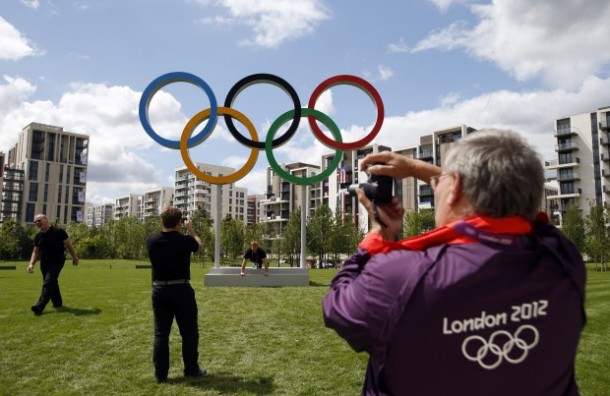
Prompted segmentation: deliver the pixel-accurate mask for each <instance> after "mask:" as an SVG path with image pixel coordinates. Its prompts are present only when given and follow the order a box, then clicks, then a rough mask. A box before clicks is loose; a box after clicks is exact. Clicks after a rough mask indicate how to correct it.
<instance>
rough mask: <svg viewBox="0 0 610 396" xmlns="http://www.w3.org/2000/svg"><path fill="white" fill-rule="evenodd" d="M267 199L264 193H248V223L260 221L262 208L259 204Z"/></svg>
mask: <svg viewBox="0 0 610 396" xmlns="http://www.w3.org/2000/svg"><path fill="white" fill-rule="evenodd" d="M263 199H265V195H263V194H253V195H248V198H247V200H248V201H247V206H248V207H247V209H246V224H247V225H252V224H256V223H259V222H260V213H261V212H260V210H259V208H258V207H259V204H260V202H261V201H262V200H263Z"/></svg>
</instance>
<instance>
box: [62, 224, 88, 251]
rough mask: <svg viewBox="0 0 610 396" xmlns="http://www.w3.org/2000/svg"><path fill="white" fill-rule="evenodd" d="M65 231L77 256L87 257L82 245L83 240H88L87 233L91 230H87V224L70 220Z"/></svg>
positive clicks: (86, 241)
mask: <svg viewBox="0 0 610 396" xmlns="http://www.w3.org/2000/svg"><path fill="white" fill-rule="evenodd" d="M66 232H67V233H68V237H69V238H70V241H71V242H72V245H74V249H76V253H77V254H78V255H79V257H86V258H89V256H88V255H86V254H85V252H86V251H87V249H85V247H84V246H83V242H85V243H88V242H90V239H89V235H90V234H91V231H90V230H89V227H87V224H85V223H77V222H74V221H71V222H70V223H68V224H67V225H66Z"/></svg>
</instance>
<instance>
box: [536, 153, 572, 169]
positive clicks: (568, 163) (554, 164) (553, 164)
mask: <svg viewBox="0 0 610 396" xmlns="http://www.w3.org/2000/svg"><path fill="white" fill-rule="evenodd" d="M544 164H545V167H546V169H560V168H571V167H573V166H580V158H579V157H572V156H571V157H570V158H568V159H566V160H564V161H561V162H560V161H558V160H552V161H545V162H544Z"/></svg>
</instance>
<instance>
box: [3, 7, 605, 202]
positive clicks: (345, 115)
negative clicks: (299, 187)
mask: <svg viewBox="0 0 610 396" xmlns="http://www.w3.org/2000/svg"><path fill="white" fill-rule="evenodd" d="M609 20H610V2H608V1H607V0H536V1H531V0H494V1H491V2H490V1H470V0H411V1H404V0H386V1H383V2H379V1H377V2H376V1H370V0H352V1H330V0H257V1H251V0H173V1H160V0H124V1H118V0H95V1H94V0H63V1H59V0H52V1H49V0H3V1H2V3H1V5H0V151H4V152H5V153H6V152H7V151H8V150H9V149H10V148H12V147H13V146H14V145H15V143H16V141H17V137H18V134H19V132H20V131H21V130H22V129H23V128H24V127H25V126H27V125H28V124H30V123H31V122H38V123H43V124H49V125H56V126H61V127H63V128H64V130H66V131H69V132H76V133H84V134H87V135H90V152H89V167H88V175H87V201H88V202H90V203H93V204H101V203H114V200H115V198H117V197H119V196H123V195H127V194H143V193H144V192H146V191H149V190H152V189H155V188H158V187H161V186H168V187H171V186H173V183H174V170H175V168H178V167H181V166H184V161H183V159H182V156H181V153H180V150H175V149H169V148H166V147H163V146H161V145H160V144H158V143H157V142H156V141H155V140H153V138H152V137H150V136H149V135H148V134H147V133H146V132H145V130H144V128H143V127H142V124H141V122H140V118H139V113H138V106H139V103H140V100H141V98H142V93H143V91H144V90H145V89H146V87H148V86H149V84H151V82H152V81H153V80H155V79H156V78H157V77H159V76H161V75H164V74H166V73H172V72H185V73H190V74H193V75H195V76H197V77H199V78H201V79H202V80H203V81H205V83H207V84H208V85H209V87H210V89H211V91H212V92H213V94H214V97H215V98H216V101H217V105H218V106H223V105H224V101H225V97H226V96H227V93H228V92H229V91H230V90H231V88H232V87H233V86H234V85H235V84H236V83H237V82H238V81H240V80H241V79H242V78H244V77H247V76H250V75H252V74H256V73H267V74H273V75H276V76H279V77H281V78H282V79H284V80H285V81H287V82H288V83H289V84H290V86H292V87H293V88H294V90H295V91H296V92H297V94H298V97H299V99H300V102H301V107H307V105H308V103H309V100H310V97H311V95H312V93H313V92H314V90H315V89H316V87H318V85H320V84H321V83H322V82H323V81H325V80H326V79H328V78H331V77H333V76H337V75H353V76H356V77H359V78H361V79H364V80H365V81H366V82H368V83H369V84H371V85H372V86H373V88H374V89H375V90H376V91H377V92H378V93H379V95H380V96H381V98H382V101H383V108H384V120H383V125H382V128H381V130H380V132H379V133H378V134H377V136H376V137H375V139H374V140H373V142H374V143H379V144H384V145H388V146H391V147H392V148H393V149H401V148H406V147H414V146H416V145H418V143H419V138H420V137H421V136H424V135H429V134H431V133H432V132H433V131H435V130H440V129H445V128H449V127H453V126H457V125H462V124H465V125H468V126H471V127H474V128H477V129H482V128H507V129H511V130H514V131H517V132H519V133H520V134H522V135H523V136H524V137H526V139H527V140H528V141H529V142H530V143H531V144H532V145H533V146H534V147H535V148H536V149H537V150H538V152H539V153H540V155H541V158H542V159H554V158H556V154H555V152H554V149H555V143H556V141H555V140H554V138H553V135H554V125H553V123H554V120H555V119H558V118H562V117H567V116H571V115H574V114H580V113H585V112H590V111H594V110H596V109H597V108H599V107H604V106H608V105H610V51H608V48H607V42H608V37H610V24H609V23H608V21H609ZM210 105H211V102H210V98H209V97H208V95H207V94H206V92H205V91H204V90H202V89H200V88H199V87H197V86H196V85H193V84H189V83H187V82H175V83H171V84H168V85H166V86H164V87H163V88H162V89H160V90H159V91H157V92H156V93H155V94H154V95H153V96H152V98H151V100H150V106H149V119H150V123H151V126H152V128H153V130H154V131H155V132H156V133H157V134H158V135H159V136H161V137H163V138H165V139H170V140H176V141H179V140H180V137H181V135H182V133H183V130H184V127H185V125H186V124H187V122H188V121H189V120H190V119H191V118H192V117H193V116H194V115H195V114H197V113H198V112H200V111H202V110H205V109H209V108H210ZM231 107H232V108H234V109H236V110H238V111H240V112H241V113H243V114H244V115H245V116H246V117H247V118H248V119H249V120H250V121H251V122H252V124H253V125H254V127H255V128H256V131H257V134H258V136H259V141H264V139H265V136H266V135H267V131H268V130H269V127H270V126H271V125H273V123H274V121H275V120H276V119H277V118H278V117H279V116H280V115H281V114H283V113H284V112H286V111H288V110H291V109H292V108H294V104H293V103H292V100H291V98H290V96H289V95H288V94H287V93H286V92H285V91H284V90H283V89H281V88H279V87H278V86H276V85H273V84H268V83H264V82H261V83H258V84H253V85H250V86H247V87H246V88H244V89H242V90H241V91H239V92H238V94H237V95H236V96H235V98H234V100H233V103H232V105H231ZM315 108H316V110H319V111H322V112H323V113H325V114H326V115H328V116H329V117H330V118H331V119H332V120H333V121H334V122H335V123H336V124H337V126H338V128H339V129H340V131H341V136H342V139H343V141H344V142H353V141H357V140H360V139H363V138H364V137H366V136H367V135H368V134H369V133H370V131H371V128H372V125H373V124H374V123H375V120H376V117H377V114H378V111H379V109H378V108H377V106H376V105H375V103H374V102H373V101H372V100H371V98H370V97H369V95H367V92H366V90H364V89H359V88H358V87H355V86H353V85H350V84H337V85H334V86H331V87H330V88H329V89H326V90H324V91H323V92H322V93H321V94H320V96H319V97H318V99H317V101H316V105H315ZM235 124H236V125H237V128H238V129H239V130H240V131H241V133H242V134H243V135H245V136H246V137H249V132H248V131H247V130H246V129H245V128H244V127H242V126H241V124H239V123H238V122H236V123H235ZM288 124H289V123H286V125H283V126H282V128H280V130H279V131H278V132H277V133H276V136H280V135H281V134H282V132H283V131H284V130H285V129H286V127H287V126H288ZM206 125H207V124H206V121H204V122H202V123H201V125H200V126H199V128H198V129H196V130H195V131H194V132H193V135H196V134H197V133H198V132H199V131H200V129H201V128H203V127H205V126H206ZM329 136H330V135H329ZM333 151H334V149H332V148H329V147H327V146H325V145H324V144H322V143H321V142H320V141H319V140H317V139H316V137H315V136H314V134H313V133H312V132H311V129H310V128H309V125H308V122H307V120H306V119H305V118H303V119H301V122H300V124H299V129H298V131H297V133H296V134H295V135H294V136H292V137H291V138H290V139H288V140H287V142H286V143H285V144H283V145H281V146H278V147H276V148H274V149H273V156H274V158H275V159H276V160H277V162H279V163H290V162H305V163H310V164H314V165H319V162H320V157H321V155H323V154H326V153H331V152H333ZM250 153H251V149H250V148H249V147H246V146H244V145H242V144H240V143H239V142H238V141H237V140H236V139H235V138H234V137H233V136H232V135H231V134H230V133H229V132H228V130H227V127H226V124H225V123H224V121H223V120H222V119H219V120H218V122H217V124H216V126H215V128H214V129H213V130H212V131H211V132H210V133H209V135H208V138H207V139H206V140H205V141H204V142H203V143H200V144H199V145H197V146H194V147H191V148H190V149H189V150H188V154H189V156H190V158H191V160H192V161H193V162H202V163H208V164H214V165H224V166H231V167H234V168H236V169H239V168H241V167H243V166H244V164H245V163H246V160H247V158H248V156H249V155H250ZM268 166H269V161H268V159H267V157H266V153H265V151H264V150H262V151H261V152H260V153H259V156H258V160H257V162H256V165H255V166H254V168H253V169H252V170H251V171H250V172H249V173H248V174H247V175H246V176H245V177H243V178H242V179H241V180H239V181H237V182H236V184H237V185H238V186H241V187H246V188H248V193H249V194H259V193H263V192H264V191H265V189H266V179H265V171H266V168H267V167H268Z"/></svg>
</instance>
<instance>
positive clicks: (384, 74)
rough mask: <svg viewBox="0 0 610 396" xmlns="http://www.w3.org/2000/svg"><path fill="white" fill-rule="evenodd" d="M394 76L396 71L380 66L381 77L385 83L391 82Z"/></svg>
mask: <svg viewBox="0 0 610 396" xmlns="http://www.w3.org/2000/svg"><path fill="white" fill-rule="evenodd" d="M392 76H394V70H392V68H391V67H389V66H383V65H379V77H380V78H381V79H382V80H383V81H385V80H389V79H390V78H392Z"/></svg>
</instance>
